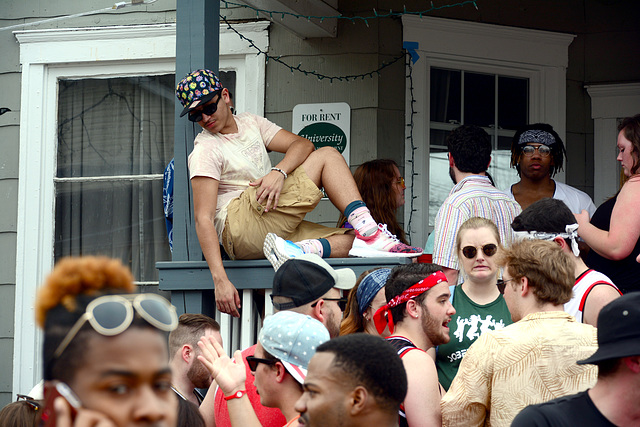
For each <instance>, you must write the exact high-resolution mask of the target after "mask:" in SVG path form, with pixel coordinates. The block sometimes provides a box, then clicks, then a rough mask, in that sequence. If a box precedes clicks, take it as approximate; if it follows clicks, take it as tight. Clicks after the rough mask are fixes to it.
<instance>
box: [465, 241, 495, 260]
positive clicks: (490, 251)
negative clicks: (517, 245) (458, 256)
mask: <svg viewBox="0 0 640 427" xmlns="http://www.w3.org/2000/svg"><path fill="white" fill-rule="evenodd" d="M479 248H480V249H481V250H482V253H483V254H485V255H486V256H494V255H495V254H496V252H498V245H496V244H494V243H488V244H486V245H484V246H480V247H479ZM477 253H478V248H476V247H475V246H465V247H464V248H462V255H464V257H465V258H468V259H472V258H475V256H476V254H477Z"/></svg>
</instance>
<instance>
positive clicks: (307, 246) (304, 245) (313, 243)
mask: <svg viewBox="0 0 640 427" xmlns="http://www.w3.org/2000/svg"><path fill="white" fill-rule="evenodd" d="M295 244H296V245H298V246H299V247H300V249H302V252H304V253H305V254H316V255H318V256H319V257H320V258H322V253H323V252H324V251H323V249H322V243H320V240H318V239H307V240H301V241H299V242H295Z"/></svg>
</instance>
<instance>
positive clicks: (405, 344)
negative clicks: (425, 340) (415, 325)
mask: <svg viewBox="0 0 640 427" xmlns="http://www.w3.org/2000/svg"><path fill="white" fill-rule="evenodd" d="M387 342H388V343H389V344H391V347H393V348H394V350H395V351H396V352H397V353H398V356H400V358H401V359H402V356H404V355H405V354H407V352H409V351H411V350H414V349H418V347H416V346H415V345H414V344H413V343H412V342H411V341H409V340H408V339H406V338H405V337H399V336H390V337H388V338H387ZM418 350H419V349H418ZM398 415H399V419H398V425H399V426H400V427H409V424H408V423H407V414H405V413H404V403H401V404H400V410H399V411H398Z"/></svg>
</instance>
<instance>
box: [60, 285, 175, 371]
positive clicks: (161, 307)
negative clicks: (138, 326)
mask: <svg viewBox="0 0 640 427" xmlns="http://www.w3.org/2000/svg"><path fill="white" fill-rule="evenodd" d="M134 310H135V311H136V313H138V314H139V315H140V317H142V318H143V319H144V320H146V321H147V322H148V323H149V324H150V325H151V326H154V327H156V328H158V329H160V330H162V331H166V332H170V331H172V330H174V329H175V328H176V326H178V315H177V314H176V309H175V307H174V306H172V305H171V304H170V303H169V301H167V300H166V299H164V298H163V297H161V296H160V295H156V294H131V295H105V296H101V297H98V298H96V299H94V300H93V301H91V302H90V303H89V304H88V305H87V309H86V310H85V312H84V314H83V315H82V316H80V318H79V319H78V320H77V321H76V323H75V324H74V325H73V327H72V328H71V329H70V330H69V332H68V333H67V335H66V336H65V338H64V340H62V342H61V343H60V345H59V346H58V348H57V349H56V351H55V353H53V357H54V358H56V359H57V358H58V357H60V355H61V354H62V352H63V351H64V350H65V349H66V348H67V347H68V346H69V344H70V343H71V341H72V340H73V338H74V337H75V336H76V335H77V334H78V331H80V328H82V325H84V324H85V323H86V322H89V324H90V325H91V327H92V328H93V329H94V330H95V331H96V332H97V333H99V334H100V335H105V336H114V335H118V334H120V333H122V332H124V331H126V330H127V328H128V327H129V326H131V323H132V322H133V319H134Z"/></svg>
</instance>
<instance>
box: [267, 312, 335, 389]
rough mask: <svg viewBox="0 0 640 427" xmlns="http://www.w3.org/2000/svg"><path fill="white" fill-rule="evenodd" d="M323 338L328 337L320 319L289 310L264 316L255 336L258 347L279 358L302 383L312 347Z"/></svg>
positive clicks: (311, 353) (314, 349) (312, 350)
mask: <svg viewBox="0 0 640 427" xmlns="http://www.w3.org/2000/svg"><path fill="white" fill-rule="evenodd" d="M325 341H329V331H327V328H325V327H324V325H323V324H322V323H320V322H319V321H317V320H316V319H314V318H312V317H311V316H306V315H304V314H300V313H296V312H293V311H280V312H278V313H276V314H274V315H273V316H269V317H267V318H266V319H264V324H263V326H262V329H261V330H260V335H259V336H258V342H260V345H262V348H264V350H265V351H266V352H267V353H269V354H271V355H272V356H274V357H276V358H278V359H280V361H281V362H282V364H283V365H284V367H285V368H286V369H287V371H288V372H289V373H290V374H291V376H292V377H293V378H295V379H296V381H298V382H299V383H300V384H302V383H304V379H305V377H306V376H307V368H308V367H309V361H311V358H312V357H313V355H314V354H315V352H316V348H318V346H319V345H320V344H322V343H323V342H325Z"/></svg>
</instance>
